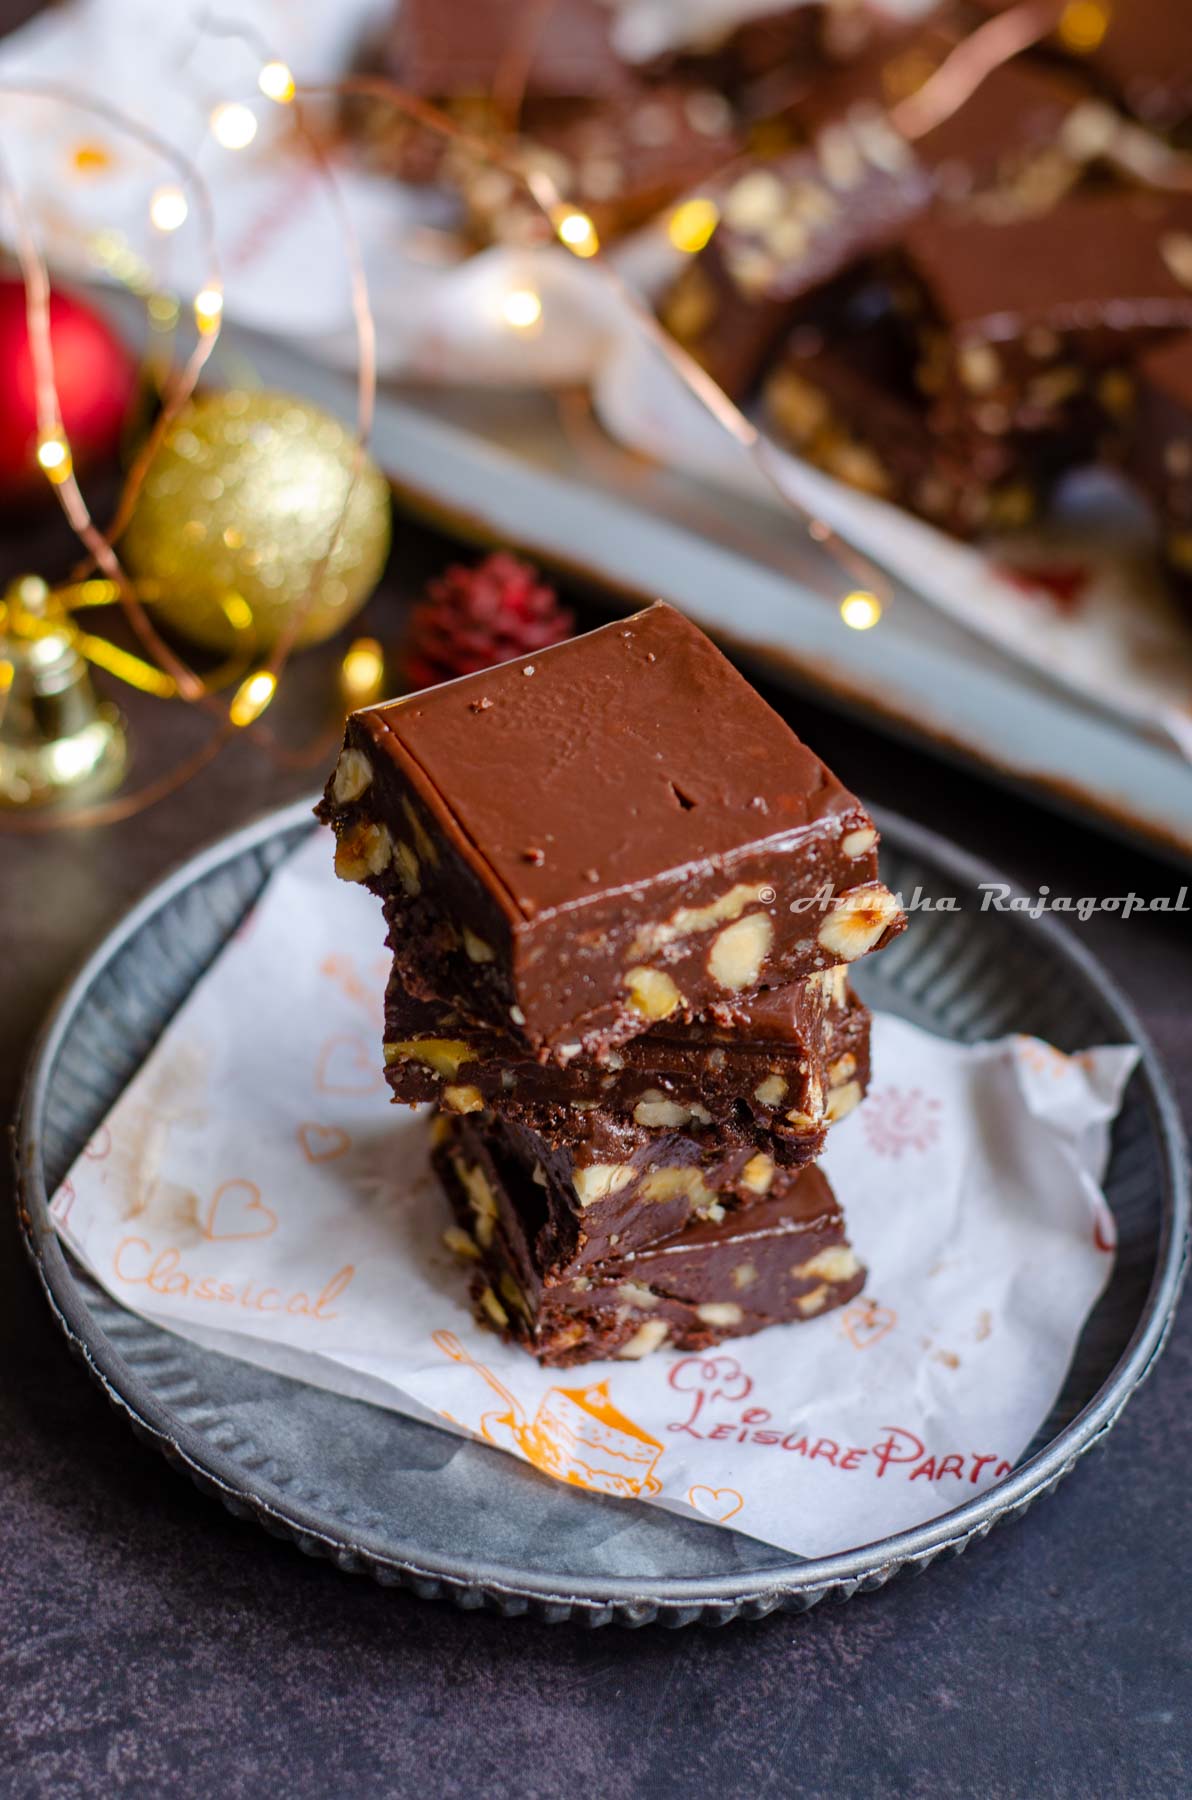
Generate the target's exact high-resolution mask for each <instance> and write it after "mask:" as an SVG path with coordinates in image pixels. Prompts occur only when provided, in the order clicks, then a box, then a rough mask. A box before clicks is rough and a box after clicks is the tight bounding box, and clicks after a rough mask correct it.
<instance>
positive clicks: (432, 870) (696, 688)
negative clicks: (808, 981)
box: [319, 602, 906, 1064]
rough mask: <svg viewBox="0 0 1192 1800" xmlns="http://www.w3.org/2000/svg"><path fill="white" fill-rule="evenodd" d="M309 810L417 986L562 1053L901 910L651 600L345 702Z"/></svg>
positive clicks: (858, 937)
mask: <svg viewBox="0 0 1192 1800" xmlns="http://www.w3.org/2000/svg"><path fill="white" fill-rule="evenodd" d="M319 816H320V817H321V818H322V819H324V820H325V821H327V822H329V823H331V824H332V825H333V826H334V828H335V831H336V836H337V847H336V869H337V872H338V873H339V874H340V875H341V876H342V877H344V878H345V879H348V880H356V881H362V882H365V883H366V884H367V885H369V886H370V887H371V888H372V889H373V890H374V891H375V892H377V893H378V894H380V895H381V896H382V898H383V899H384V902H385V909H386V914H387V918H388V921H389V928H390V942H391V944H392V945H393V947H394V949H395V953H396V956H397V957H398V958H400V959H403V973H405V972H406V967H407V966H408V967H409V969H411V970H412V969H414V968H416V969H417V970H418V971H419V972H420V978H421V988H420V990H419V991H421V992H422V993H423V994H425V995H426V996H428V997H430V996H435V997H438V998H440V999H443V1000H447V1001H449V1002H450V1003H451V1004H452V1005H457V1006H458V1007H459V1009H460V1010H461V1011H463V1012H465V1013H466V1014H468V1015H469V1016H470V1017H473V1018H480V1019H484V1020H486V1021H488V1022H489V1023H495V1024H496V1025H497V1026H499V1027H500V1028H501V1029H502V1030H504V1031H506V1032H510V1033H512V1034H513V1035H514V1036H516V1037H517V1038H518V1039H519V1040H520V1042H522V1043H523V1044H524V1045H525V1046H527V1048H528V1049H529V1050H530V1051H531V1052H532V1053H533V1054H535V1055H537V1056H540V1057H541V1058H543V1059H544V1060H545V1059H547V1058H549V1057H553V1058H554V1059H555V1060H556V1061H558V1062H560V1063H563V1064H566V1062H567V1061H568V1060H569V1059H571V1058H573V1057H574V1056H576V1055H578V1054H580V1053H581V1052H582V1053H585V1054H603V1053H606V1052H607V1051H608V1050H609V1049H611V1048H615V1047H616V1046H617V1045H618V1044H620V1043H622V1042H624V1041H626V1040H627V1039H629V1038H632V1037H635V1036H636V1035H637V1034H638V1033H639V1032H641V1031H644V1030H645V1029H646V1028H647V1027H649V1026H650V1025H654V1024H658V1023H659V1022H661V1021H662V1020H663V1019H668V1018H671V1017H694V1016H696V1015H698V1014H700V1013H702V1012H706V1011H707V1010H708V1009H709V1008H711V1007H713V1006H715V1005H716V1004H717V1003H718V1002H721V1001H726V1000H739V999H744V998H746V997H748V996H750V995H752V994H754V993H757V992H758V991H760V990H762V989H764V988H768V987H776V986H782V985H785V984H787V983H789V982H792V981H797V980H801V979H803V978H804V977H806V976H807V975H811V974H815V973H817V972H818V971H820V970H822V969H828V968H833V967H835V966H837V965H839V964H842V963H849V962H853V961H855V960H856V959H857V958H858V957H860V956H863V955H865V954H867V953H869V952H870V951H872V950H875V949H878V948H880V947H881V946H882V945H883V944H885V943H886V942H888V941H889V940H890V938H892V937H893V936H894V935H895V934H896V933H897V932H899V931H900V930H902V929H903V928H904V926H905V923H906V921H905V917H904V915H903V914H902V912H901V910H900V908H899V905H898V902H897V900H896V899H895V897H894V896H893V895H892V894H891V893H890V892H889V890H888V889H887V888H886V887H884V886H883V885H882V883H881V882H880V881H879V880H878V877H877V832H876V830H875V828H874V825H873V822H872V820H871V819H870V818H869V815H868V814H867V813H866V811H865V809H864V808H863V807H862V806H861V804H860V802H859V801H858V800H856V799H855V797H854V796H853V795H852V794H850V793H848V792H847V790H846V789H845V788H843V787H842V786H841V784H840V783H839V782H838V781H837V780H836V778H835V777H834V776H833V775H832V774H831V773H830V772H829V771H828V769H826V768H825V766H824V765H823V763H822V762H820V760H819V758H818V757H817V756H815V755H814V754H813V753H812V752H811V751H810V750H809V749H808V748H807V747H806V745H804V744H802V743H801V742H800V741H799V739H798V738H796V737H795V735H794V733H793V732H792V731H791V730H790V728H789V727H788V726H787V725H786V724H785V723H784V722H783V721H782V720H781V719H780V718H779V717H778V715H777V714H776V713H774V712H773V711H772V710H771V709H770V708H769V707H768V706H767V705H766V704H765V702H764V701H763V700H762V699H761V698H760V696H759V695H758V694H756V693H755V692H754V690H753V689H752V688H751V687H750V686H749V684H748V683H747V682H746V681H745V680H744V678H743V677H742V676H741V675H739V674H738V673H737V672H736V670H735V669H733V667H732V665H731V664H730V663H729V662H727V660H726V659H725V658H724V657H723V656H721V654H720V652H719V651H718V650H716V649H715V648H714V646H713V645H712V644H711V643H710V642H709V640H708V639H707V638H706V637H705V636H704V634H703V633H702V632H701V631H700V630H699V629H698V628H697V627H696V626H694V625H692V624H691V623H690V622H689V621H688V620H687V619H685V618H684V617H683V616H682V614H680V613H678V612H676V611H674V609H673V608H671V607H669V606H665V605H663V604H662V603H661V602H659V603H657V604H656V605H654V606H652V607H650V608H649V609H648V610H647V611H645V612H643V613H639V614H637V615H635V616H634V617H633V618H630V619H627V620H625V621H624V622H618V623H616V624H612V625H606V626H603V627H601V628H600V629H599V630H597V631H593V632H590V633H588V634H587V635H586V636H585V637H581V638H575V639H572V640H570V641H569V642H567V643H564V644H560V645H557V646H556V647H554V648H553V649H550V650H546V651H543V652H541V653H540V654H538V655H536V656H535V657H534V658H533V659H532V660H526V661H518V662H513V663H506V664H503V665H502V666H501V667H499V668H496V669H492V670H488V671H486V672H484V673H483V674H479V675H472V676H466V677H464V678H463V679H461V680H458V681H453V682H448V683H446V684H445V685H444V686H442V687H439V688H435V689H432V690H430V691H429V692H426V693H422V694H412V695H409V696H408V697H406V698H405V699H402V700H397V701H392V702H388V703H386V704H383V705H380V706H374V707H369V708H366V709H364V710H363V711H361V712H357V713H354V714H352V716H351V718H350V719H349V721H348V726H347V734H346V741H345V747H344V750H343V752H342V753H341V756H340V759H339V762H338V764H337V767H336V770H335V772H334V774H333V776H332V778H331V780H330V782H329V784H328V787H327V792H326V795H325V797H324V800H323V802H322V803H321V805H320V808H319ZM403 947H404V948H403Z"/></svg>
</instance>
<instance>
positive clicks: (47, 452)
mask: <svg viewBox="0 0 1192 1800" xmlns="http://www.w3.org/2000/svg"><path fill="white" fill-rule="evenodd" d="M37 460H38V463H39V464H40V466H41V467H42V468H43V469H44V470H45V472H46V474H47V475H48V476H49V478H50V480H51V481H52V482H53V483H54V485H55V487H59V486H60V485H61V484H62V482H64V481H69V480H70V474H71V470H72V469H73V467H74V464H73V462H72V460H71V454H70V446H69V444H68V443H67V442H66V439H65V438H64V437H63V436H62V434H61V432H57V431H53V432H47V433H46V435H45V436H44V437H43V438H42V440H41V442H40V443H39V444H38V446H37Z"/></svg>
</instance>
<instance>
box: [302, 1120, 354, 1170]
mask: <svg viewBox="0 0 1192 1800" xmlns="http://www.w3.org/2000/svg"><path fill="white" fill-rule="evenodd" d="M298 1142H299V1143H300V1144H301V1145H302V1154H303V1156H305V1158H306V1160H307V1162H312V1163H322V1162H332V1161H334V1159H335V1158H336V1157H337V1156H342V1155H343V1153H344V1151H345V1150H350V1149H351V1148H352V1140H351V1138H350V1137H349V1136H348V1134H347V1132H346V1131H344V1130H343V1128H342V1127H341V1126H339V1125H312V1124H310V1123H309V1122H308V1123H307V1124H305V1125H299V1127H298Z"/></svg>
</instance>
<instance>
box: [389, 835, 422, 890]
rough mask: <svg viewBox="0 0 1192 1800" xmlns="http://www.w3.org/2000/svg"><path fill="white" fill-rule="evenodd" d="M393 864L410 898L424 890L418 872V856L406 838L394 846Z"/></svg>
mask: <svg viewBox="0 0 1192 1800" xmlns="http://www.w3.org/2000/svg"><path fill="white" fill-rule="evenodd" d="M393 866H394V868H395V869H396V870H397V879H398V880H399V881H400V882H401V885H402V888H403V890H404V892H405V894H406V895H407V897H408V898H409V899H411V900H413V899H415V898H416V897H417V895H419V894H420V893H421V892H422V882H421V880H420V878H419V874H418V858H417V857H416V856H415V854H414V851H413V849H412V847H411V846H410V845H409V844H407V843H406V841H405V839H404V838H402V839H401V841H400V842H399V843H398V844H396V845H395V846H394V851H393Z"/></svg>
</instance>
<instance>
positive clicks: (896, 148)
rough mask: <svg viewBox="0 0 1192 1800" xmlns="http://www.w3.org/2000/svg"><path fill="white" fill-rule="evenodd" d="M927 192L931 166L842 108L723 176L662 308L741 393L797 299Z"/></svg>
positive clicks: (691, 346) (899, 226) (883, 240)
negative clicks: (797, 139)
mask: <svg viewBox="0 0 1192 1800" xmlns="http://www.w3.org/2000/svg"><path fill="white" fill-rule="evenodd" d="M930 197H931V182H930V178H929V176H928V174H927V172H926V170H925V169H924V168H923V166H922V165H921V164H920V162H919V161H918V159H917V158H916V156H915V155H914V152H913V151H912V149H911V147H910V145H909V144H908V143H907V142H906V140H905V139H904V138H901V137H899V136H898V134H897V133H896V132H895V131H894V130H893V128H892V127H891V126H890V125H888V124H887V123H886V122H885V121H884V120H883V119H882V118H881V117H879V116H873V117H869V116H866V117H862V118H859V119H846V120H842V121H840V122H839V123H837V124H834V125H832V126H831V127H829V128H827V129H826V130H825V131H824V132H822V133H821V134H820V137H819V139H818V141H817V143H816V144H815V145H814V146H811V147H800V148H798V149H795V150H790V151H787V152H786V153H785V154H783V155H781V156H776V157H770V158H766V159H760V160H757V161H755V162H754V163H752V164H751V165H750V166H749V167H747V168H743V169H741V170H740V171H739V172H738V173H737V174H736V175H735V176H734V177H733V178H732V179H731V181H729V182H727V183H726V184H725V186H724V188H723V191H721V192H719V193H718V194H717V205H718V207H719V211H720V220H719V223H718V225H717V227H716V230H715V231H714V233H713V234H712V237H711V239H710V241H709V242H708V244H707V245H706V246H705V248H704V249H702V250H701V251H699V252H698V253H697V254H696V255H694V256H692V257H691V258H690V260H689V261H688V263H687V265H686V267H685V268H684V269H683V270H682V271H681V273H680V274H679V276H678V277H677V279H676V280H675V282H674V284H673V285H672V286H671V288H670V289H669V290H668V291H667V293H666V294H665V295H664V296H663V298H662V300H661V302H660V305H659V317H660V318H661V320H662V323H663V324H664V325H665V326H666V328H667V330H668V331H669V332H670V333H671V335H672V336H673V337H674V338H675V339H676V340H677V341H678V342H679V343H680V344H681V345H682V346H683V348H684V349H685V350H687V351H688V352H689V353H690V354H691V355H692V356H693V357H694V358H695V360H696V362H698V363H699V364H700V365H701V367H702V368H704V369H706V370H707V372H708V373H709V374H710V375H711V376H712V379H713V380H714V381H715V382H717V383H718V385H719V386H720V387H722V388H723V389H724V391H725V393H727V394H729V395H731V396H732V398H733V399H736V400H740V399H744V398H745V396H746V395H747V394H748V393H749V391H750V390H751V388H752V387H753V385H754V383H755V382H756V380H757V378H758V376H759V375H760V374H761V372H762V370H763V368H764V367H765V365H766V363H767V362H768V360H769V358H770V355H771V353H772V352H773V351H774V350H775V349H776V348H777V347H778V345H779V343H780V342H781V340H782V337H783V335H784V333H785V331H786V329H787V327H788V326H789V323H790V320H791V316H792V313H793V311H794V309H795V308H796V307H797V306H798V305H799V304H800V303H801V302H803V301H805V300H807V299H808V298H809V297H810V296H812V295H815V294H817V293H819V292H820V290H822V289H823V288H825V287H826V286H827V285H828V284H829V283H830V282H832V281H834V280H835V279H836V278H837V277H838V276H839V275H840V274H841V273H842V272H843V271H845V270H847V269H849V268H851V267H852V266H853V265H854V264H855V263H857V262H858V261H859V260H861V259H862V258H864V257H872V256H876V255H877V254H878V253H879V252H880V251H882V250H885V249H887V248H889V247H890V246H891V245H892V244H893V243H894V242H895V241H896V240H897V238H898V237H899V235H900V233H901V232H902V230H903V228H904V226H905V225H906V224H907V222H908V221H909V220H910V219H912V218H914V217H916V215H917V214H918V213H919V212H921V211H922V209H923V208H924V207H925V206H926V205H927V203H928V201H929V199H930Z"/></svg>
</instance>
